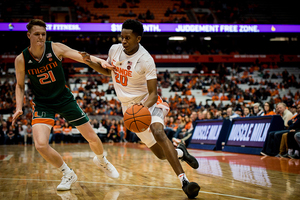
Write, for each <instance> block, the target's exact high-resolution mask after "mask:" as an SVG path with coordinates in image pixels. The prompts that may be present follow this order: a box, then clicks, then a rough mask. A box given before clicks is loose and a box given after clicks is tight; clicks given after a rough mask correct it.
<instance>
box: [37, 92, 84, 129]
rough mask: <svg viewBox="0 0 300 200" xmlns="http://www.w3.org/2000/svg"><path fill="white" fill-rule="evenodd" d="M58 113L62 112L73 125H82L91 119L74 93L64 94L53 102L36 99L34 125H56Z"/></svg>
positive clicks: (61, 114) (62, 115)
mask: <svg viewBox="0 0 300 200" xmlns="http://www.w3.org/2000/svg"><path fill="white" fill-rule="evenodd" d="M71 95H72V94H71ZM57 102H59V103H57ZM56 113H57V114H60V116H61V117H63V118H65V119H66V120H67V121H68V122H69V123H70V124H71V125H73V126H80V125H82V124H85V123H86V122H88V121H89V118H88V117H87V116H86V114H85V113H84V112H83V111H82V110H81V108H80V107H79V106H78V104H77V103H76V101H75V99H74V97H73V95H72V97H70V96H65V97H64V96H62V97H60V98H58V99H57V100H56V102H54V103H53V104H49V103H41V102H38V101H34V105H33V115H32V126H34V125H36V124H46V125H48V127H49V126H50V127H52V126H54V119H55V114H56Z"/></svg>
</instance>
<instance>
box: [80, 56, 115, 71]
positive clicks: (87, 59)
mask: <svg viewBox="0 0 300 200" xmlns="http://www.w3.org/2000/svg"><path fill="white" fill-rule="evenodd" d="M78 53H79V54H80V55H81V56H82V59H83V60H84V63H86V64H87V65H88V66H90V67H91V68H93V69H94V70H96V71H97V72H99V73H101V74H103V75H106V76H111V70H113V69H114V67H113V66H111V65H110V64H109V63H108V62H106V61H104V62H102V63H100V62H99V61H93V60H95V58H97V57H95V56H91V55H90V54H88V53H86V52H78Z"/></svg>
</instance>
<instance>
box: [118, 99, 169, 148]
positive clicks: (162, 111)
mask: <svg viewBox="0 0 300 200" xmlns="http://www.w3.org/2000/svg"><path fill="white" fill-rule="evenodd" d="M147 98H148V95H147V96H146V97H144V98H142V99H140V98H137V99H136V100H135V101H132V102H129V103H122V111H123V114H124V113H125V112H126V110H127V109H128V108H129V107H130V106H132V105H133V104H136V103H144V102H145V101H146V100H147ZM148 109H149V111H150V113H151V124H153V123H161V124H162V125H163V126H165V123H164V118H165V116H166V115H167V114H168V112H169V111H170V107H169V106H168V104H167V103H165V102H162V100H161V98H160V97H159V98H158V100H157V103H155V104H154V105H153V106H151V107H150V108H148ZM151 124H150V125H151ZM136 135H137V136H138V137H139V138H140V139H141V141H142V142H143V143H144V144H145V145H146V146H147V147H148V148H150V147H152V146H153V145H154V144H155V143H156V140H155V138H154V136H153V134H152V132H151V130H150V127H149V128H148V129H147V130H146V131H144V132H141V133H136Z"/></svg>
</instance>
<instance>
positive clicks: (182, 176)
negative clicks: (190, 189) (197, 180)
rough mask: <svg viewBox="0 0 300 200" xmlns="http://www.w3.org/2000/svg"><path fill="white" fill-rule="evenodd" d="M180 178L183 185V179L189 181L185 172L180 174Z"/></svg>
mask: <svg viewBox="0 0 300 200" xmlns="http://www.w3.org/2000/svg"><path fill="white" fill-rule="evenodd" d="M178 178H179V180H180V182H181V185H183V181H184V180H185V181H189V180H188V179H187V177H186V176H185V173H182V174H179V175H178Z"/></svg>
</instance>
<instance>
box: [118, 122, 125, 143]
mask: <svg viewBox="0 0 300 200" xmlns="http://www.w3.org/2000/svg"><path fill="white" fill-rule="evenodd" d="M118 136H119V137H120V142H127V140H126V136H127V130H126V127H125V125H124V121H123V119H121V120H120V121H119V123H118Z"/></svg>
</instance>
